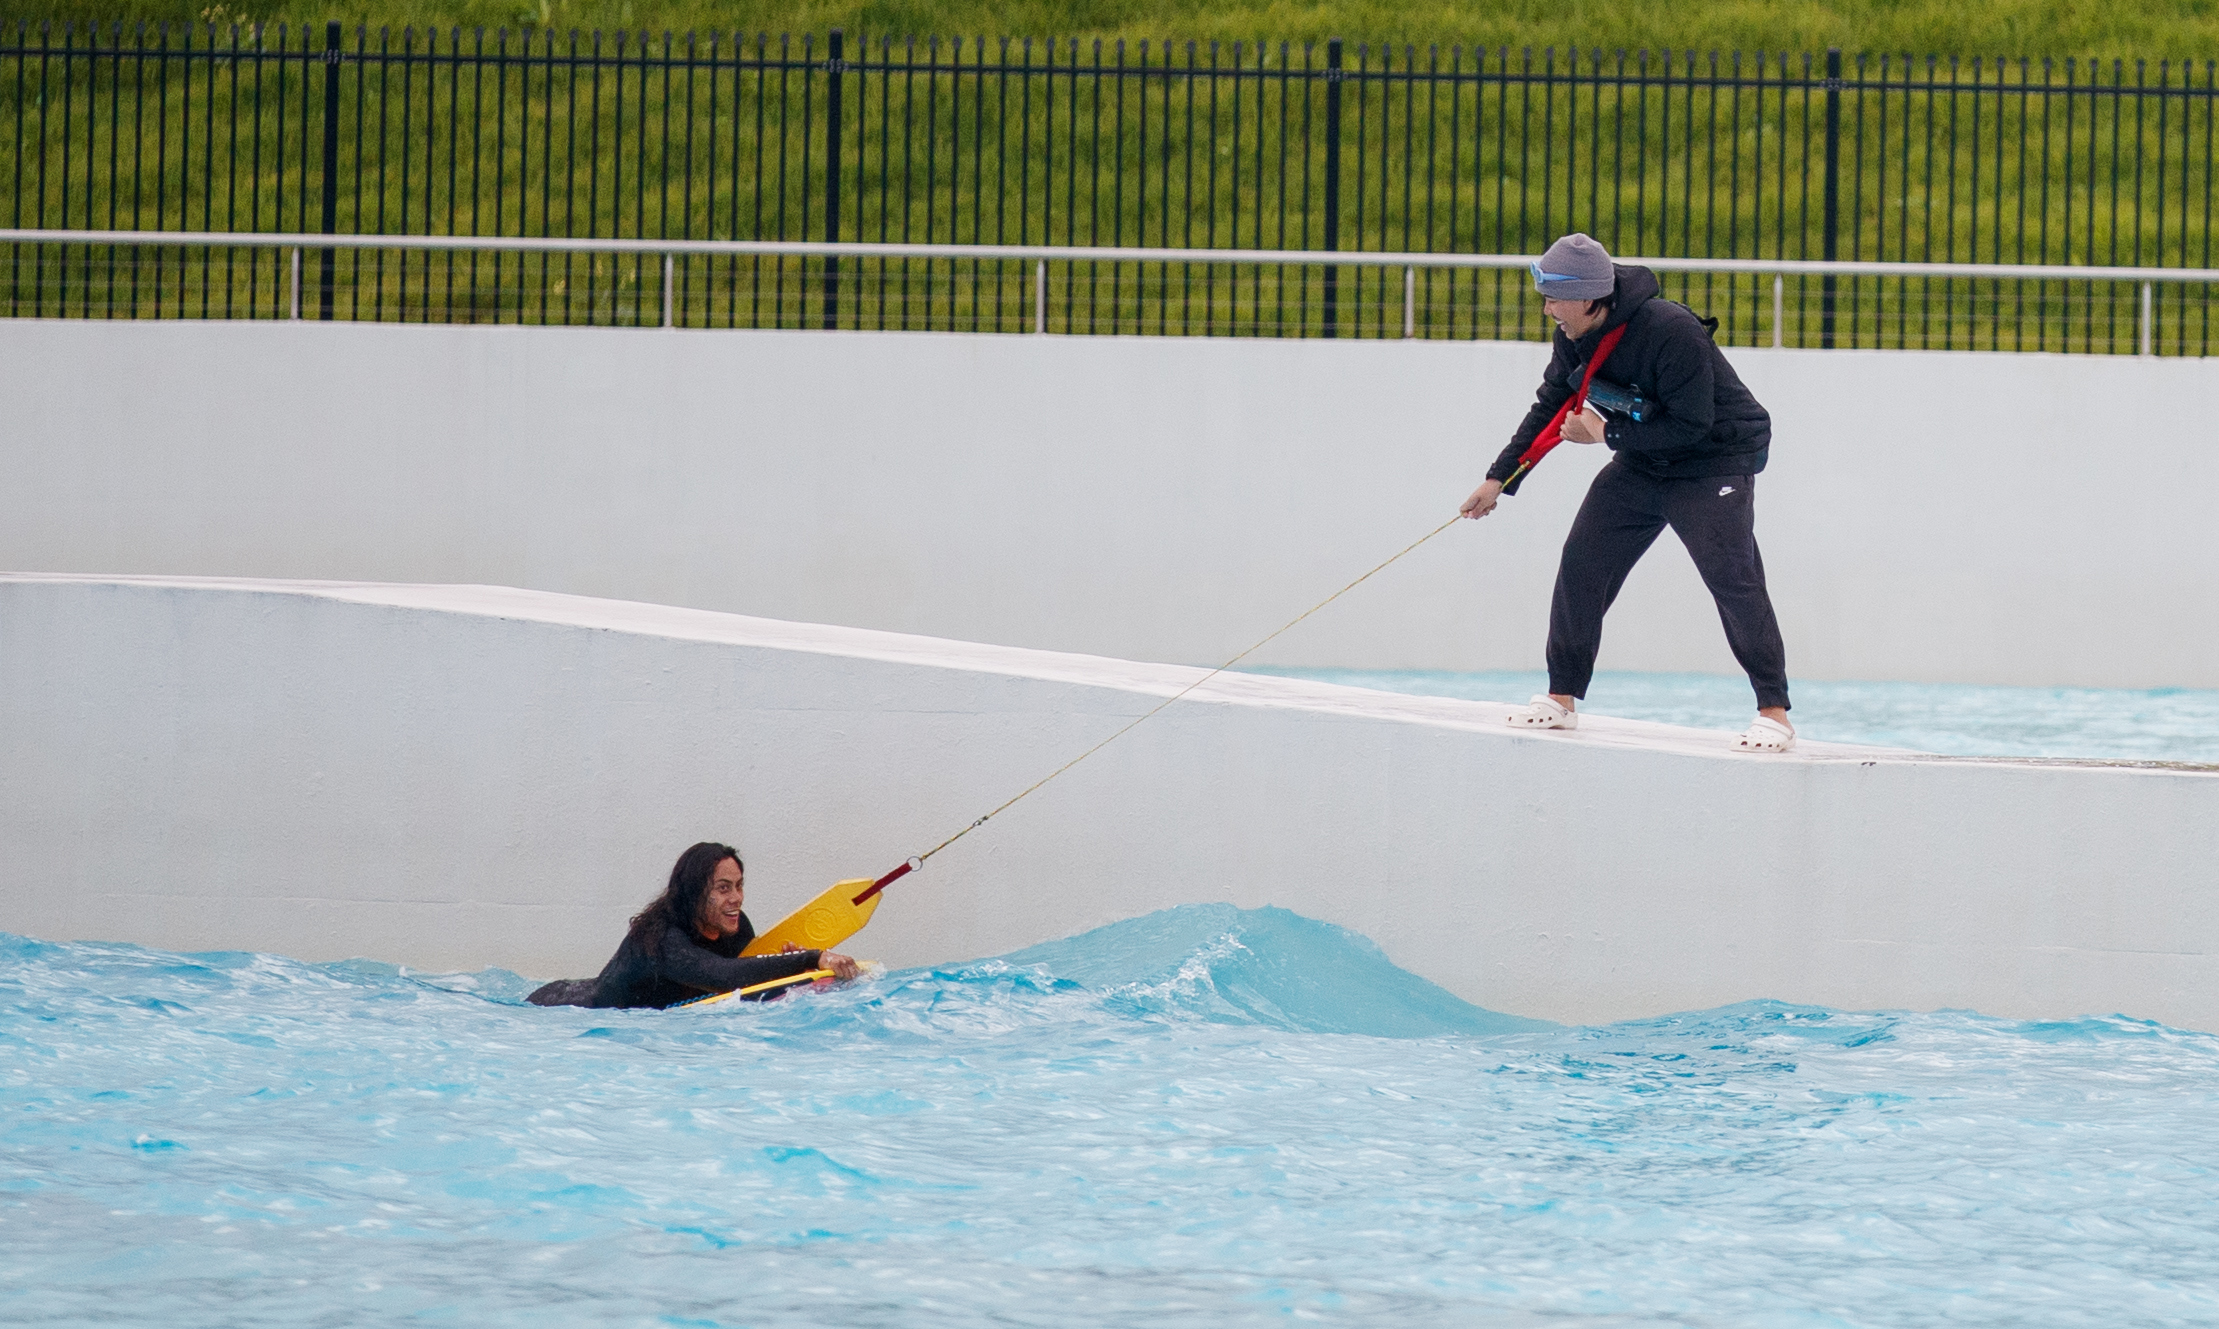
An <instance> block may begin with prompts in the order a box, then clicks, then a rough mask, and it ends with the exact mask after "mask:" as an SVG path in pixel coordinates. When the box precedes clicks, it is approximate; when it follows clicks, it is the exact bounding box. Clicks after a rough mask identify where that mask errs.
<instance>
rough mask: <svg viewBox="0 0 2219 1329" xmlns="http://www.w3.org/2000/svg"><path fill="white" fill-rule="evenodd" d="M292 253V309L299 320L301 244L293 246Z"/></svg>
mask: <svg viewBox="0 0 2219 1329" xmlns="http://www.w3.org/2000/svg"><path fill="white" fill-rule="evenodd" d="M292 254H293V263H292V268H293V304H292V309H293V317H294V319H296V320H298V319H299V318H300V246H299V245H295V246H293V249H292Z"/></svg>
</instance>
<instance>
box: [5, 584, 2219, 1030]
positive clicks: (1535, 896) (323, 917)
mask: <svg viewBox="0 0 2219 1329" xmlns="http://www.w3.org/2000/svg"><path fill="white" fill-rule="evenodd" d="M1195 675H1196V671H1194V670H1192V669H1188V668H1183V667H1179V666H1170V665H1150V664H1135V663H1131V662H1127V661H1120V660H1110V659H1103V658H1099V657H1093V656H1080V655H1067V654H1056V653H1050V652H1042V651H1028V650H1017V649H1010V648H1003V647H992V646H980V645H974V644H969V643H963V642H951V641H941V640H936V639H932V638H924V637H913V636H904V635H900V634H894V633H884V632H870V631H863V630H857V629H848V628H835V627H825V626H821V625H813V624H800V623H786V622H778V621H773V620H767V619H757V618H743V617H739V616H735V615H729V614H719V613H712V612H707V611H701V610H688V609H673V608H665V607H659V606H652V605H643V604H634V603H626V602H619V601H608V600H590V599H584V598H579V597H572V596H563V595H553V594H546V593H540V592H530V591H517V590H508V589H503V588H497V587H478V586H404V585H373V584H360V583H317V582H278V581H223V580H210V579H188V578H95V577H63V576H42V575H32V574H16V575H0V736H4V739H5V741H4V743H0V844H4V845H5V846H6V854H5V857H4V866H0V929H6V930H8V931H13V932H19V933H26V934H30V935H34V936H43V937H53V938H86V937H96V938H109V939H120V940H129V941H137V942H144V943H147V944H152V945H160V946H165V947H171V948H176V949H184V950H195V949H206V948H251V949H264V950H274V951H281V952H285V953H288V954H294V955H299V956H303V957H307V958H332V957H338V956H346V955H369V956H375V957H379V958H383V959H389V960H397V961H402V962H405V963H409V964H414V965H419V966H424V967H431V968H474V967H479V966H484V965H502V966H506V967H508V968H512V969H516V970H519V971H521V972H524V973H528V974H533V975H557V974H582V973H590V972H592V971H593V970H594V969H596V968H597V967H598V966H599V965H600V963H601V962H602V961H603V960H604V959H605V958H606V956H607V953H608V951H609V950H610V949H611V947H612V946H613V944H614V942H615V940H616V937H617V935H618V933H619V932H620V930H621V927H622V923H623V919H624V917H625V916H626V915H627V914H629V913H630V912H631V911H632V910H634V909H636V908H637V907H638V906H639V905H640V904H641V903H643V902H644V901H645V900H646V899H647V898H648V897H649V896H650V895H652V894H653V892H654V891H655V890H656V889H657V887H658V886H659V885H660V881H661V878H662V876H663V874H664V873H665V872H666V871H667V870H668V865H669V862H670V859H671V858H672V857H673V856H674V855H675V853H676V851H677V850H678V849H680V848H682V847H683V846H684V845H686V844H688V843H690V842H692V841H694V840H697V839H703V838H728V839H731V840H733V841H735V842H736V843H738V844H739V845H740V846H741V847H742V849H743V851H744V852H745V853H746V855H747V858H748V861H749V867H750V872H749V885H750V904H751V908H752V911H753V912H754V913H755V914H756V915H757V917H758V919H763V918H766V917H775V916H776V915H777V914H779V913H781V912H783V910H784V909H785V908H787V907H789V906H791V905H792V904H794V903H796V902H798V901H799V900H800V899H802V898H804V897H805V896H806V895H808V894H810V893H812V892H814V891H815V890H817V889H819V888H821V887H822V886H823V885H824V884H825V883H827V882H829V881H831V880H834V879H836V878H839V877H846V876H860V875H869V874H875V873H878V872H882V871H884V870H886V869H888V868H890V867H892V866H893V865H895V864H896V863H898V862H900V861H901V860H902V859H903V858H904V857H906V856H908V855H910V854H912V853H915V852H917V851H919V850H921V849H923V848H926V847H928V846H930V845H931V844H933V843H936V842H937V841H939V840H940V839H941V838H943V837H944V836H946V835H947V834H949V833H950V832H952V831H953V830H955V829H956V828H958V827H960V826H962V825H964V824H965V823H966V822H968V821H970V820H971V819H972V818H974V817H976V816H977V815H978V814H979V813H981V812H983V811H985V810H986V809H988V808H990V807H992V806H993V805H994V804H996V803H998V802H999V801H1001V800H1002V799H1003V798H1005V797H1007V796H1008V795H1009V794H1010V793H1013V792H1015V791H1016V790H1017V789H1019V788H1022V787H1023V786H1025V785H1026V784H1028V783H1030V782H1031V781H1033V780H1034V779H1037V778H1038V777H1039V776H1040V775H1042V774H1044V773H1045V772H1047V771H1048V770H1050V769H1053V768H1054V767H1055V766H1056V765H1058V764H1060V763H1061V762H1063V761H1064V760H1067V759H1068V758H1069V757H1070V756H1071V755H1072V754H1073V753H1075V752H1077V751H1079V750H1081V749H1082V748H1084V747H1085V746H1086V745H1088V744H1089V743H1092V742H1094V741H1097V740H1098V739H1100V738H1101V737H1103V736H1104V735H1106V734H1107V733H1109V732H1111V731H1112V730H1113V729H1114V728H1116V727H1117V726H1118V725H1120V724H1121V723H1123V722H1124V720H1125V719H1127V718H1129V717H1130V716H1133V715H1136V714H1138V713H1140V711H1142V710H1144V709H1146V708H1147V707H1149V706H1151V705H1154V704H1155V702H1156V700H1157V699H1159V698H1161V697H1163V696H1166V695H1169V694H1170V693H1171V692H1173V691H1176V690H1177V689H1178V688H1181V687H1183V686H1185V685H1186V684H1187V683H1188V682H1190V681H1191V680H1192V679H1193V678H1194V677H1195ZM1504 710H1505V707H1503V706H1501V705H1495V704H1490V703H1485V702H1468V701H1457V700H1450V699H1442V698H1424V697H1407V696H1394V695H1387V694H1380V693H1372V692H1367V691H1363V690H1360V689H1354V688H1344V687H1337V686H1333V685H1329V684H1321V683H1313V682H1307V681H1302V680H1294V679H1283V678H1269V677H1260V676H1254V675H1239V676H1226V677H1222V678H1220V679H1217V680H1214V681H1212V682H1211V683H1210V684H1209V685H1207V686H1206V687H1205V688H1203V689H1201V690H1200V691H1198V692H1196V693H1195V694H1194V696H1193V697H1191V698H1189V699H1188V700H1187V701H1186V702H1183V703H1181V704H1180V705H1178V706H1176V707H1173V708H1172V709H1170V710H1168V711H1166V712H1165V713H1164V714H1163V715H1161V716H1159V717H1158V718H1157V719H1156V720H1154V721H1152V722H1150V723H1149V724H1148V725H1145V726H1143V727H1141V728H1140V729H1137V730H1135V731H1134V732H1133V733H1132V735H1131V736H1129V737H1128V738H1126V739H1125V740H1123V741H1121V742H1120V743H1118V744H1117V745H1115V746H1113V747H1111V748H1109V749H1107V750H1105V751H1104V752H1103V753H1102V754H1100V755H1099V756H1098V757H1096V758H1095V759H1093V760H1092V761H1090V762H1088V763H1086V764H1085V765H1083V766H1080V767H1078V768H1077V769H1075V770H1073V771H1072V772H1071V773H1070V774H1069V775H1067V776H1065V777H1064V778H1063V779H1061V780H1059V781H1057V782H1056V783H1055V784H1053V785H1051V786H1049V787H1048V788H1046V789H1044V790H1042V791H1041V792H1040V793H1039V794H1037V795H1034V796H1033V797H1032V798H1030V799H1028V800H1027V801H1025V802H1024V803H1021V804H1019V805H1018V806H1017V807H1016V808H1013V809H1012V810H1010V811H1009V812H1007V813H1005V814H1003V815H1002V816H1001V817H1000V818H999V819H997V820H996V821H994V822H992V823H990V824H989V825H988V826H987V827H986V828H985V829H983V830H981V831H980V832H978V833H977V834H975V835H973V836H971V837H970V838H968V839H966V840H964V841H963V842H962V843H960V844H959V845H957V846H956V847H955V848H953V849H951V850H949V851H948V852H947V853H945V854H943V855H941V856H940V857H939V858H937V859H935V860H934V861H933V863H932V864H931V865H930V867H929V868H928V869H927V871H926V872H924V873H923V874H920V875H919V876H916V877H912V878H910V879H908V880H905V881H904V882H903V883H901V884H900V885H899V886H898V887H896V888H895V890H894V891H893V892H892V896H891V899H890V901H889V903H888V905H887V906H886V908H885V909H883V910H882V911H881V912H880V915H879V921H878V922H876V923H874V924H873V926H872V928H871V930H870V931H869V932H868V933H866V934H865V940H864V941H862V942H860V943H859V944H858V949H859V950H860V951H861V952H863V953H865V954H869V955H874V956H877V957H879V958H882V959H884V960H886V961H888V962H890V963H894V964H914V963H924V962H932V961H939V960H951V959H957V958H963V957H968V956H975V955H981V954H990V953H994V952H998V951H1002V950H1007V949H1010V948H1012V947H1016V946H1021V945H1025V944H1028V943H1031V942H1036V941H1040V940H1043V939H1046V938H1050V937H1055V936H1061V935H1067V934H1069V933H1072V932H1076V931H1080V930H1082V929H1085V928H1088V927H1092V926H1096V925H1098V924H1101V923H1105V922H1109V921H1112V920H1114V919H1118V918H1124V917H1129V916H1132V915H1135V914H1139V913H1143V912H1146V911H1149V910H1152V909H1157V908H1162V907H1165V906H1168V905H1172V904H1178V903H1185V902H1193V901H1208V900H1229V901H1231V902H1233V903H1236V904H1240V905H1246V906H1254V905H1260V904H1265V903H1273V904H1280V905H1284V906H1286V907H1288V908H1290V909H1294V910H1296V911H1297V912H1300V913H1303V914H1306V915H1309V916H1312V917H1317V918H1324V919H1328V920H1331V921H1333V922H1336V923H1340V924H1343V925H1345V926H1348V927H1352V928H1355V929H1357V930H1359V931H1362V932H1364V933H1365V934H1367V935H1369V936H1371V937H1373V938H1374V939H1376V940H1377V941H1378V942H1379V943H1380V944H1381V945H1382V946H1384V947H1385V948H1386V950H1387V952H1388V954H1389V955H1390V956H1391V957H1393V959H1394V960H1395V961H1396V962H1397V963H1399V964H1402V965H1404V966H1406V967H1408V968H1410V969H1413V970H1415V971H1416V972H1418V973H1421V974H1424V975H1425V976H1427V977H1429V978H1432V979H1434V980H1435V981H1438V982H1440V983H1443V984H1444V985H1446V986H1448V987H1449V988H1451V989H1452V990H1454V991H1456V992H1457V993H1459V994H1461V995H1462V996H1464V997H1466V998H1468V999H1470V1000H1472V1001H1475V1002H1478V1003H1480V1004H1481V1005H1484V1006H1488V1007H1491V1008H1494V1009H1497V1010H1503V1011H1509V1012H1514V1013H1517V1014H1523V1015H1534V1016H1541V1017H1545V1018H1551V1019H1559V1020H1578V1021H1588V1020H1602V1019H1615V1018H1624V1017H1631V1016H1638V1015H1648V1014H1657V1013H1662V1012H1668V1011H1673V1010H1682V1009H1690V1008H1697V1007H1706V1006H1712V1005H1717V1004H1720V1003H1724V1002H1729V1001H1735V1000H1740V999H1745V998H1753V997H1778V998H1783V999H1787V1000H1792V1001H1808V1002H1817V1003H1824V1004H1828V1005H1833V1006H1843V1007H1939V1006H1960V1007H1972V1008H1976V1009H1979V1010H1982V1011H1987V1012H1990V1013H1993V1014H1998V1015H2012V1016H2069V1015H2075V1014H2081V1013H2087V1012H2113V1011H2122V1012H2126V1013H2128V1014H2132V1015H2139V1016H2146V1017H2150V1018H2155V1019H2161V1020H2164V1021H2166V1022H2168V1023H2172V1024H2178V1025H2185V1026H2190V1027H2197V1028H2205V1029H2215V1028H2219V962H2215V958H2214V952H2215V950H2219V891H2215V890H2214V889H2213V888H2214V887H2215V886H2219V881H2215V877H2219V869H2215V868H2214V864H2215V863H2219V772H2214V771H2210V770H2203V769H2193V768H2158V767H2149V766H2132V765H2115V764H2105V763H2078V764H2068V763H2042V762H2028V761H1979V762H1974V761H1963V760H1948V759H1940V758H1932V757H1923V756H1920V755H1918V754H1914V753H1903V752H1895V751H1890V750H1885V749H1868V748H1849V747H1839V746H1832V745H1824V744H1815V743H1814V744H1807V745H1805V747H1804V748H1803V749H1802V750H1801V751H1799V752H1798V753H1796V754H1794V755H1792V756H1789V757H1771V758H1752V757H1745V756H1738V755H1735V754H1733V753H1731V752H1729V751H1728V750H1727V748H1726V746H1725V744H1726V737H1725V736H1724V735H1722V734H1711V733H1702V732H1698V731H1692V730H1685V729H1676V728H1672V727H1669V726H1662V725H1651V724H1642V723H1637V722H1632V721H1622V720H1610V719H1607V718H1602V717H1590V718H1588V719H1587V720H1585V721H1584V726H1583V728H1581V729H1580V730H1579V731H1578V732H1576V733H1573V734H1521V733H1516V732H1513V731H1510V730H1509V729H1507V728H1506V727H1505V726H1503V725H1502V724H1501V716H1502V714H1503V713H1504Z"/></svg>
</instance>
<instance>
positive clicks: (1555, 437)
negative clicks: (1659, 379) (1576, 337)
mask: <svg viewBox="0 0 2219 1329" xmlns="http://www.w3.org/2000/svg"><path fill="white" fill-rule="evenodd" d="M1625 335H1626V325H1625V324H1623V323H1621V324H1619V325H1618V326H1617V327H1615V328H1612V329H1611V330H1610V331H1608V332H1606V333H1604V334H1603V339H1602V341H1601V342H1600V343H1598V344H1597V345H1596V347H1595V358H1594V359H1592V360H1589V361H1588V362H1587V372H1586V373H1585V374H1584V375H1582V376H1581V378H1580V384H1579V391H1577V392H1575V393H1573V394H1572V395H1571V396H1570V397H1567V398H1566V399H1565V401H1564V404H1563V405H1562V406H1559V407H1557V408H1556V414H1555V415H1554V416H1552V417H1551V418H1550V420H1549V422H1548V423H1547V424H1545V425H1543V426H1541V432H1540V433H1538V434H1535V435H1534V436H1533V442H1532V443H1531V444H1530V445H1529V446H1528V447H1527V448H1526V450H1525V453H1524V455H1522V456H1520V457H1519V458H1518V470H1517V473H1516V474H1515V475H1513V476H1511V478H1510V480H1509V482H1508V483H1506V484H1504V485H1503V492H1505V493H1508V492H1510V489H1511V486H1512V485H1515V484H1516V483H1517V482H1518V481H1520V480H1522V479H1524V478H1525V474H1526V472H1527V471H1530V470H1532V469H1533V465H1534V463H1535V462H1538V461H1540V460H1541V459H1542V458H1543V457H1546V456H1548V455H1549V453H1550V452H1551V451H1552V450H1553V449H1554V448H1555V447H1556V445H1557V444H1559V443H1562V442H1563V441H1564V421H1565V420H1566V419H1567V418H1569V417H1570V416H1571V414H1572V412H1574V411H1576V410H1579V409H1581V408H1582V407H1584V406H1586V405H1587V385H1588V384H1590V383H1592V382H1594V381H1595V371H1596V370H1598V369H1601V368H1602V367H1603V361H1605V360H1608V359H1609V358H1610V353H1611V352H1612V351H1613V350H1615V349H1617V346H1618V339H1619V338H1620V337H1623V336H1625Z"/></svg>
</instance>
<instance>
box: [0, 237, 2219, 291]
mask: <svg viewBox="0 0 2219 1329" xmlns="http://www.w3.org/2000/svg"><path fill="white" fill-rule="evenodd" d="M0 244H81V245H141V246H147V245H152V246H173V247H175V246H182V247H186V248H194V247H199V246H212V247H219V248H220V247H225V246H236V247H241V248H273V249H289V248H301V249H428V250H476V251H481V252H492V251H504V252H508V253H572V254H658V255H661V254H728V255H743V256H744V255H761V256H763V257H780V256H783V257H808V256H822V257H839V258H909V259H1012V260H1031V261H1037V262H1055V263H1204V264H1208V263H1225V264H1288V265H1297V266H1303V267H1328V266H1341V265H1346V266H1349V267H1366V268H1405V267H1407V268H1524V267H1527V266H1528V265H1530V264H1531V263H1532V262H1533V261H1534V256H1533V255H1531V254H1440V253H1390V252H1387V251H1383V250H1369V249H1367V250H1323V249H1161V248H1143V247H1139V246H1133V245H1116V246H1112V245H1091V246H1090V245H953V244H949V245H942V244H877V243H873V242H868V241H839V242H833V241H823V240H679V239H653V238H632V239H618V238H614V237H611V238H607V239H589V238H577V237H564V236H498V235H321V234H317V233H314V232H273V231H65V230H35V229H6V228H0ZM1618 261H1619V262H1621V263H1631V264H1639V265H1641V266H1642V267H1646V268H1649V269H1652V270H1654V271H1657V272H1714V273H1729V272H1753V273H1760V274H1761V273H1771V274H1776V275H1782V276H1789V277H1796V276H1807V277H1823V276H1827V275H1833V276H1837V277H1985V278H1994V279H1997V280H2016V281H2133V282H2172V283H2191V284H2193V283H2201V282H2219V268H2135V267H2108V266H2093V265H2081V264H2066V263H1882V262H1868V261H1850V260H1846V259H1844V260H1836V261H1832V262H1829V261H1826V260H1824V259H1798V258H1648V257H1641V256H1625V257H1621V258H1620V259H1619V260H1618Z"/></svg>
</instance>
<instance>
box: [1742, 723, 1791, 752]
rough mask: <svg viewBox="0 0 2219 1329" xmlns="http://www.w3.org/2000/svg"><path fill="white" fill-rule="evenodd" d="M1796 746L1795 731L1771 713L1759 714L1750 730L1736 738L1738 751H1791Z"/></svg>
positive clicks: (1751, 724)
mask: <svg viewBox="0 0 2219 1329" xmlns="http://www.w3.org/2000/svg"><path fill="white" fill-rule="evenodd" d="M1794 748H1795V731H1794V730H1793V729H1790V728H1789V727H1788V726H1786V725H1784V724H1781V723H1780V722H1779V721H1778V720H1775V719H1773V718H1772V717H1771V716H1769V715H1760V716H1758V717H1757V718H1756V719H1755V720H1754V721H1752V722H1751V723H1750V725H1749V730H1748V732H1747V733H1744V734H1742V735H1741V736H1740V737H1739V738H1736V739H1735V740H1734V751H1736V752H1791V751H1793V750H1794Z"/></svg>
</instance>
